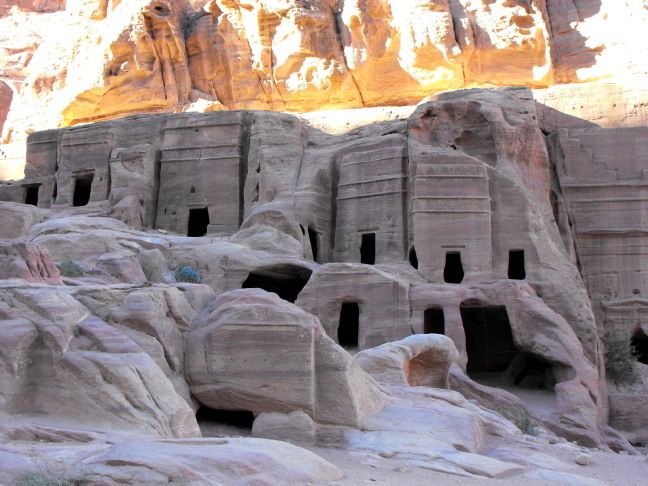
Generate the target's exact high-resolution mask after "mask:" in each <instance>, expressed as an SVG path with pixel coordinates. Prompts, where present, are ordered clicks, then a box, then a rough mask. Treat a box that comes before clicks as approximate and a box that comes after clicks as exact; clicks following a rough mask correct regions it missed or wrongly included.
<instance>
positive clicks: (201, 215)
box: [187, 208, 209, 236]
mask: <svg viewBox="0 0 648 486" xmlns="http://www.w3.org/2000/svg"><path fill="white" fill-rule="evenodd" d="M207 226H209V211H208V210H207V208H194V209H190V210H189V224H188V225H187V236H205V235H206V234H207Z"/></svg>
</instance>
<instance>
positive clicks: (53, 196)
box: [52, 179, 58, 203]
mask: <svg viewBox="0 0 648 486" xmlns="http://www.w3.org/2000/svg"><path fill="white" fill-rule="evenodd" d="M57 195H58V184H57V183H56V179H54V187H53V188H52V202H53V203H55V202H56V196H57Z"/></svg>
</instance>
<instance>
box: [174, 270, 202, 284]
mask: <svg viewBox="0 0 648 486" xmlns="http://www.w3.org/2000/svg"><path fill="white" fill-rule="evenodd" d="M174 275H175V279H176V282H185V283H196V284H197V283H200V275H199V274H198V272H196V271H195V270H194V269H193V268H191V267H187V266H185V267H180V268H177V269H176V270H175V272H174Z"/></svg>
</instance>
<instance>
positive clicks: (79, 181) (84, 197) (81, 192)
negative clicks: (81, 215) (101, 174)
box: [72, 174, 94, 206]
mask: <svg viewBox="0 0 648 486" xmlns="http://www.w3.org/2000/svg"><path fill="white" fill-rule="evenodd" d="M93 179H94V174H89V175H84V176H80V177H77V178H76V179H75V181H74V195H73V196H72V205H73V206H85V205H86V204H88V203H89V202H90V193H91V191H92V180H93Z"/></svg>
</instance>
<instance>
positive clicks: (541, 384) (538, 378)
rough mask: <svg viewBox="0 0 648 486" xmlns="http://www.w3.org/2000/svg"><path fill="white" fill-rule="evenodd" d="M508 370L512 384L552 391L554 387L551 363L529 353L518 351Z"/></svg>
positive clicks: (554, 381)
mask: <svg viewBox="0 0 648 486" xmlns="http://www.w3.org/2000/svg"><path fill="white" fill-rule="evenodd" d="M508 371H509V372H510V377H511V379H512V380H513V384H514V385H515V386H518V387H520V388H528V389H533V390H540V389H544V390H549V391H554V389H555V387H556V380H555V378H554V373H553V369H552V365H551V363H549V362H547V361H543V360H541V359H539V358H536V357H534V356H531V355H530V354H525V353H519V354H518V355H517V356H516V357H515V359H514V360H513V363H512V364H511V366H510V367H509V370H508Z"/></svg>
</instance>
